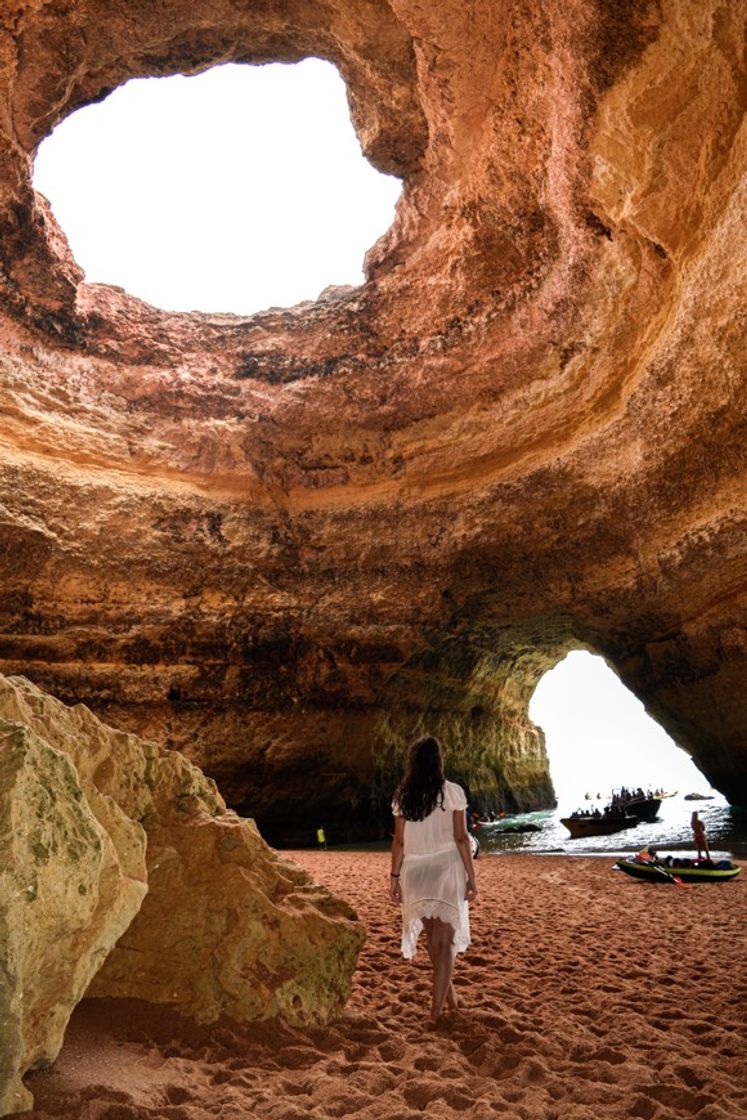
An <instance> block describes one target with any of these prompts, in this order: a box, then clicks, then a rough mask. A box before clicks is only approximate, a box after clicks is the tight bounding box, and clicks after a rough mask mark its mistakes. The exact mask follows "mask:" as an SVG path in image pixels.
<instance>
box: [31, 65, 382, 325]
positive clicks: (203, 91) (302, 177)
mask: <svg viewBox="0 0 747 1120" xmlns="http://www.w3.org/2000/svg"><path fill="white" fill-rule="evenodd" d="M34 187H35V188H36V189H37V190H39V191H40V192H41V193H42V194H43V195H45V196H46V197H47V199H48V200H49V202H50V203H51V205H52V209H53V211H54V215H55V218H56V219H57V221H58V223H59V224H60V226H61V227H62V229H63V230H64V231H65V234H66V236H67V238H68V241H69V243H70V246H71V249H72V252H73V255H74V256H75V258H76V260H77V262H78V264H79V265H80V267H81V268H82V269H83V270H84V271H85V273H86V280H87V282H89V283H102V284H114V285H118V286H119V287H122V288H124V289H125V290H126V291H127V292H129V293H130V294H131V295H134V296H137V297H138V298H140V299H143V300H145V301H147V302H148V303H151V304H154V305H155V306H157V307H161V308H164V309H165V310H169V311H193V310H199V311H204V312H221V311H222V312H234V313H236V314H241V315H245V314H250V313H252V312H254V311H258V310H261V309H263V308H267V307H270V306H273V305H275V306H281V307H287V306H290V305H292V304H295V303H298V302H300V301H302V300H307V299H315V298H317V296H318V295H319V293H320V292H321V291H322V290H323V289H324V288H326V287H328V286H330V285H337V284H360V283H361V281H362V279H363V273H362V263H363V256H364V254H365V252H366V250H367V249H369V248H370V247H371V245H373V244H374V242H375V241H376V240H377V238H379V237H380V236H381V235H382V234H383V233H384V232H385V231H386V230H387V228H388V227H389V225H390V224H391V222H392V220H393V217H394V208H395V204H396V200H397V198H398V197H399V193H400V189H401V183H400V181H399V179H396V178H394V177H392V176H388V175H382V174H381V173H380V172H378V171H376V170H375V169H374V168H373V167H372V166H371V164H369V163H368V161H367V160H366V159H365V157H364V156H363V154H362V152H361V149H360V145H359V143H358V139H357V137H356V135H355V131H354V129H353V125H352V122H351V120H350V114H349V110H348V106H347V99H346V95H345V85H344V82H343V80H342V78H341V77H340V75H339V73H338V71H337V69H336V68H335V67H334V66H333V65H332V64H331V63H328V62H323V61H321V60H320V59H306V60H305V61H304V62H300V63H296V64H294V65H283V64H272V65H267V66H248V65H238V64H228V65H224V66H219V67H214V68H213V69H211V70H208V71H206V72H205V73H203V74H200V75H197V76H195V77H184V76H182V75H176V76H175V77H171V78H143V79H134V80H132V81H130V82H127V83H126V84H125V85H123V86H121V87H120V88H119V89H117V90H115V91H114V92H113V93H112V94H111V95H110V96H109V97H107V98H106V100H105V101H102V102H100V103H99V104H95V105H89V106H86V107H85V108H83V109H79V110H78V111H77V112H75V113H72V114H71V115H70V116H69V117H67V118H66V119H65V120H64V121H62V122H61V123H60V124H59V125H58V126H57V128H55V130H54V132H53V133H52V135H51V136H49V137H47V139H46V140H44V141H43V142H42V144H41V145H40V147H39V150H38V152H37V156H36V160H35V166H34Z"/></svg>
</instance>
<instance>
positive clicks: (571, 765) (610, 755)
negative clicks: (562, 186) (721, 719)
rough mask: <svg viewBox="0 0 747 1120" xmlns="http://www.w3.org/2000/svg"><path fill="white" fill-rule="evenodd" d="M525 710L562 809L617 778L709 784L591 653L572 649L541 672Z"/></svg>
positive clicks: (686, 786) (620, 781)
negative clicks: (538, 732) (539, 737)
mask: <svg viewBox="0 0 747 1120" xmlns="http://www.w3.org/2000/svg"><path fill="white" fill-rule="evenodd" d="M529 714H530V717H531V719H532V720H533V722H534V723H535V724H537V725H538V726H540V727H541V728H542V729H543V731H544V732H545V738H546V748H547V754H548V758H549V763H550V774H551V777H552V781H553V785H554V786H555V792H556V795H557V798H558V804H559V806H560V807H561V810H562V809H565V808H568V809H573V808H576V807H577V805H578V804H579V803H581V802H582V800H583V798H584V795H585V794H586V793H587V792H590V793H592V794H593V795H594V796H595V797H596V795H597V794H600V795H601V798H602V799H604V798H606V797H607V796H608V795H609V793H610V791H611V789H612V788H613V787H619V786H621V785H626V786H628V787H638V786H642V787H644V788H646V787H648V786H650V787H652V788H661V789H665V790H667V791H670V792H672V791H674V790H679V791H680V792H687V791H689V790H703V789H707V788H708V786H709V784H710V783H709V782H708V780H707V779H706V778H705V777H704V776H703V775H702V774H701V773H700V771H699V770H698V769H697V767H696V766H695V764H694V762H693V761H692V759H691V758H690V756H689V755H688V754H687V753H686V752H685V751H684V750H682V749H681V748H680V747H678V746H677V744H676V743H675V742H674V741H673V740H672V739H671V738H670V737H669V735H667V733H666V731H664V729H663V728H662V727H660V726H659V724H658V723H656V722H655V720H653V719H652V718H651V716H649V715H648V714H647V712H646V710H645V708H644V707H643V704H641V702H640V701H639V700H638V699H637V698H636V697H635V696H634V695H633V693H631V692H630V691H629V690H628V689H627V688H626V687H625V685H624V684H623V683H622V681H621V680H620V679H619V677H618V676H617V675H616V674H615V673H614V672H613V671H612V669H610V668H609V666H608V665H607V664H606V662H605V661H604V659H603V658H602V657H599V656H597V655H594V654H591V653H588V652H585V651H581V650H577V651H573V652H571V653H569V654H568V655H567V656H566V657H565V658H564V659H563V660H562V661H560V662H558V664H557V665H556V666H555V667H554V668H553V669H550V670H549V671H548V672H547V673H545V674H544V676H543V677H542V679H541V680H540V681H539V683H538V684H537V687H536V688H535V691H534V694H533V696H532V699H531V702H530V705H529Z"/></svg>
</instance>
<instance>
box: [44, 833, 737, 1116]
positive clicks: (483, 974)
mask: <svg viewBox="0 0 747 1120" xmlns="http://www.w3.org/2000/svg"><path fill="white" fill-rule="evenodd" d="M294 858H296V859H297V860H298V861H299V862H300V863H302V864H303V865H304V866H305V867H307V868H308V869H309V871H310V872H311V874H312V875H314V876H315V878H317V879H319V880H321V881H322V882H323V883H326V884H327V885H328V886H329V887H331V888H332V889H333V890H334V891H336V892H337V893H338V894H341V895H343V896H344V897H345V898H347V899H349V900H350V902H351V903H352V904H353V905H354V906H355V907H356V909H357V910H358V913H359V915H360V917H361V918H362V920H363V921H364V922H365V923H366V925H367V927H368V930H369V936H368V941H367V944H366V946H365V948H364V950H363V953H362V955H361V959H360V965H359V969H358V972H357V975H356V979H355V986H354V989H353V995H352V998H351V1000H350V1003H349V1004H348V1007H347V1010H346V1012H345V1015H344V1017H343V1018H342V1019H341V1020H340V1021H339V1022H337V1023H335V1024H333V1025H332V1026H330V1027H326V1028H313V1029H306V1030H296V1029H290V1028H288V1027H283V1026H278V1025H277V1024H271V1025H268V1024H264V1025H257V1026H252V1027H239V1026H236V1025H235V1024H231V1023H222V1024H220V1025H218V1026H213V1027H209V1028H205V1027H202V1028H198V1027H195V1026H193V1025H191V1024H189V1023H187V1022H186V1021H185V1020H182V1019H180V1018H178V1017H177V1016H176V1015H174V1014H172V1013H171V1012H169V1011H167V1010H165V1009H157V1008H153V1007H151V1006H149V1005H146V1004H141V1003H134V1002H131V1001H113V1000H90V1001H87V1002H85V1003H84V1004H82V1005H81V1006H80V1007H79V1008H78V1010H77V1011H76V1013H75V1015H74V1017H73V1020H72V1022H71V1025H70V1029H69V1031H68V1035H67V1039H66V1042H65V1047H64V1049H63V1051H62V1053H61V1055H60V1058H59V1060H58V1062H57V1064H56V1066H55V1068H54V1069H53V1070H51V1071H49V1072H46V1073H37V1074H34V1075H32V1076H31V1077H30V1078H29V1085H30V1087H31V1089H32V1091H33V1092H34V1094H35V1097H36V1104H37V1107H36V1110H35V1111H34V1112H32V1113H26V1114H24V1115H25V1116H26V1117H34V1118H38V1120H42V1118H44V1117H50V1116H58V1117H60V1116H61V1117H66V1118H70V1120H73V1118H81V1120H140V1118H145V1117H149V1118H150V1117H153V1118H156V1117H157V1118H163V1120H208V1118H211V1120H212V1118H220V1120H247V1118H250V1117H251V1118H254V1117H257V1118H264V1117H267V1118H268V1120H270V1118H271V1120H305V1118H315V1117H320V1118H321V1117H342V1116H350V1115H353V1114H355V1115H357V1116H360V1117H363V1118H364V1120H367V1118H370V1120H374V1118H376V1120H412V1118H414V1117H418V1116H420V1115H421V1114H422V1113H423V1111H424V1110H427V1113H428V1116H430V1117H437V1118H438V1117H442V1118H443V1117H452V1116H454V1117H456V1116H460V1117H465V1118H469V1117H475V1118H477V1117H480V1118H484V1117H486V1116H491V1115H498V1116H505V1117H510V1118H516V1117H521V1118H527V1120H530V1118H531V1120H535V1118H539V1120H600V1118H608V1117H609V1118H612V1117H614V1118H618V1117H619V1118H623V1117H626V1118H627V1117H642V1118H644V1120H652V1118H656V1120H665V1118H666V1120H669V1118H672V1120H674V1118H675V1117H676V1118H677V1120H681V1118H682V1117H698V1118H700V1120H726V1118H729V1120H731V1118H734V1120H737V1118H740V1120H744V1117H745V1116H747V1038H746V1033H747V1032H746V1029H745V1018H746V1016H745V1008H746V1007H747V991H746V990H745V989H746V985H745V961H744V958H745V947H746V946H745V933H744V930H745V899H746V898H747V893H746V887H745V884H747V872H743V876H742V877H740V879H739V880H737V881H735V882H733V883H723V884H717V885H713V884H702V885H694V886H691V887H689V888H686V889H680V888H677V887H674V886H670V885H668V884H649V883H641V882H637V881H635V880H632V879H629V878H627V877H625V876H623V875H622V874H620V873H619V872H613V871H611V863H612V861H611V860H609V859H599V858H596V859H595V858H588V859H570V858H566V857H551V856H546V857H541V856H509V857H503V858H501V857H492V858H491V857H488V858H483V859H481V860H480V861H479V862H478V865H477V868H478V878H479V886H480V892H481V893H480V898H479V899H478V901H477V902H476V903H475V905H474V906H473V908H472V935H473V944H472V948H471V949H470V950H469V951H468V952H467V954H466V955H465V956H462V957H459V958H458V960H457V972H456V980H455V983H456V987H457V991H458V994H459V996H460V998H461V1000H462V1007H461V1008H460V1010H459V1011H457V1012H454V1013H451V1014H449V1015H447V1016H445V1017H444V1019H443V1021H442V1022H440V1023H439V1024H438V1025H437V1026H436V1027H432V1026H430V1025H429V1024H428V1023H427V1021H426V1014H427V1009H428V999H429V995H428V993H429V970H428V965H427V958H426V955H425V951H424V949H422V951H421V952H420V953H419V955H418V958H417V959H416V961H415V962H412V963H407V962H405V961H402V960H401V958H400V956H399V952H398V942H399V916H398V913H397V912H396V910H395V909H394V908H393V907H392V906H391V905H390V903H389V902H388V899H387V894H386V888H387V886H388V878H387V876H388V869H389V857H388V856H387V855H386V854H384V853H379V852H376V853H361V852H351V853H347V852H346V853H339V852H311V853H309V852H302V853H296V854H295V857H294Z"/></svg>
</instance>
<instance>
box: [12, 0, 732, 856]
mask: <svg viewBox="0 0 747 1120" xmlns="http://www.w3.org/2000/svg"><path fill="white" fill-rule="evenodd" d="M743 36H744V26H743V21H742V19H741V13H740V9H739V5H731V4H723V3H721V2H716V0H661V3H654V2H653V0H650V2H649V0H624V2H620V3H615V4H612V3H609V2H607V0H570V2H568V0H541V2H540V0H505V2H502V3H500V4H481V5H471V6H467V7H465V6H464V5H462V4H459V3H457V2H456V0H440V2H439V3H432V2H429V3H427V4H425V3H422V0H389V2H385V0H376V2H375V3H371V4H365V5H363V4H359V3H355V2H353V0H330V2H329V3H325V4H324V5H317V4H316V3H300V2H298V3H295V2H292V3H290V4H287V3H284V4H282V5H280V4H274V3H267V4H262V5H248V6H245V9H243V8H242V10H241V11H239V10H238V9H237V7H236V5H235V4H233V3H229V2H228V0H210V2H209V3H206V4H203V5H200V8H199V15H197V14H196V10H195V6H194V4H192V3H189V0H174V2H173V3H169V4H168V5H162V4H158V3H157V4H152V3H148V4H146V3H144V2H142V0H125V2H123V3H121V4H119V5H117V11H116V13H114V12H113V11H112V10H111V9H110V8H106V9H105V10H104V9H103V8H102V7H101V5H99V4H97V3H93V2H88V3H86V2H84V0H77V2H74V0H71V3H70V4H67V5H64V6H59V5H55V6H50V5H44V4H42V5H39V4H38V3H33V4H32V3H31V2H30V0H14V2H13V4H12V5H11V9H10V14H9V15H8V16H7V17H6V18H5V21H4V24H3V29H2V39H1V40H0V84H2V87H3V99H2V100H1V101H0V104H1V105H2V106H3V108H2V109H0V154H1V155H2V160H3V163H2V172H1V173H0V174H1V177H0V297H1V299H2V319H1V320H0V338H1V339H2V345H3V358H2V373H3V386H4V402H5V407H4V411H3V415H2V419H1V421H0V438H1V439H2V447H3V465H2V472H1V474H0V486H1V489H0V502H2V507H1V509H0V513H1V516H2V553H0V580H1V581H2V587H3V591H4V595H3V598H2V604H1V606H0V615H1V617H0V627H1V629H2V634H1V636H0V657H2V663H3V664H4V666H5V667H6V669H7V670H8V671H13V672H23V673H25V674H27V675H29V676H31V677H32V678H33V679H34V680H35V681H37V682H39V683H40V684H42V685H44V686H45V687H47V688H49V689H50V690H52V691H54V692H55V693H56V694H58V695H60V696H62V697H63V698H65V699H68V700H73V699H77V698H81V699H85V701H86V702H87V703H89V704H90V705H92V706H93V707H94V708H95V709H96V710H97V711H98V712H100V713H104V714H105V715H106V717H107V719H109V720H110V721H112V722H114V723H116V724H118V725H120V726H123V727H127V728H129V729H130V730H133V731H137V732H139V733H142V734H145V735H147V736H148V737H150V738H153V739H156V740H158V741H160V742H162V743H165V744H170V745H173V746H178V747H179V748H180V749H183V750H185V752H186V753H188V754H189V756H190V758H192V759H193V760H195V761H198V762H199V763H200V765H202V766H204V767H205V768H206V770H207V772H208V773H209V774H211V775H212V776H214V777H215V778H216V779H217V780H218V781H219V782H220V784H221V788H222V789H223V790H224V791H225V793H226V795H227V796H228V797H229V798H230V799H231V801H232V802H233V803H236V804H242V805H244V806H246V807H247V809H248V810H250V811H251V812H252V813H255V814H256V815H257V818H258V819H259V820H260V822H261V823H262V826H263V827H265V828H267V829H268V832H269V833H270V834H273V829H274V830H275V832H276V833H277V834H278V835H280V836H285V837H287V838H292V836H293V829H294V828H298V829H301V830H302V834H303V835H304V836H309V835H310V834H311V833H310V830H311V829H312V828H313V827H314V826H315V825H316V824H318V823H325V824H326V825H327V827H328V829H332V830H334V828H335V827H337V826H339V827H340V831H341V833H342V832H352V831H355V830H359V831H364V830H375V828H376V827H377V824H379V823H380V822H381V821H383V820H384V819H385V814H386V805H387V802H388V796H389V792H390V789H391V784H392V781H393V778H394V776H395V774H396V773H397V772H398V770H399V766H400V764H401V757H402V749H403V745H404V744H405V743H406V741H407V739H408V738H409V737H410V736H411V735H413V734H414V733H416V732H417V731H420V730H426V729H427V730H431V731H434V732H436V733H440V734H441V735H442V736H443V737H444V739H445V740H446V742H447V745H448V747H449V751H450V756H449V765H450V767H451V769H452V770H453V771H454V772H455V774H457V775H459V776H463V777H464V778H465V780H466V781H467V783H468V784H469V785H470V786H471V790H472V795H473V797H476V798H478V799H479V800H481V801H482V802H483V804H484V805H485V806H486V807H487V806H491V805H492V806H493V807H496V808H497V807H506V808H511V807H522V808H528V807H532V806H537V805H541V804H548V803H550V801H551V799H552V789H551V784H550V781H549V777H548V774H547V762H546V757H545V753H544V747H543V742H542V736H541V733H540V732H539V731H538V730H537V729H536V728H534V727H532V725H531V723H530V721H529V720H528V717H527V704H528V701H529V699H530V697H531V694H532V691H533V688H534V686H535V685H536V683H537V681H538V680H539V678H540V677H541V675H542V673H543V672H544V671H545V670H546V669H547V668H549V667H551V666H552V665H553V664H554V663H555V662H556V661H557V660H558V658H560V657H561V656H562V655H563V654H564V653H565V652H566V651H567V650H569V649H572V648H587V649H591V650H593V651H597V652H599V653H601V654H603V655H604V656H605V658H606V659H607V661H608V662H609V664H611V665H612V666H613V667H614V668H615V669H616V670H617V671H618V673H619V674H620V675H621V677H622V679H623V680H624V682H625V683H626V684H628V685H629V686H630V687H631V688H632V689H633V691H634V692H635V693H636V694H637V695H638V696H639V697H640V698H641V699H642V700H643V701H644V703H645V704H646V706H647V707H648V709H649V710H650V711H651V712H652V714H654V716H655V717H656V718H657V719H658V720H659V721H660V722H661V723H662V725H663V726H664V727H666V728H667V729H668V730H669V731H670V732H671V733H672V734H673V735H674V737H675V739H676V740H677V742H678V743H679V744H680V745H681V746H682V747H684V748H685V749H686V750H688V751H689V752H690V753H692V755H693V756H694V758H695V760H696V761H697V763H698V765H699V766H700V767H701V768H702V770H703V771H704V773H705V774H706V776H707V777H708V779H709V781H711V782H712V783H713V784H714V785H715V786H717V787H718V788H719V789H720V790H722V791H723V792H724V793H725V794H727V796H729V797H730V798H731V799H732V800H735V801H744V800H747V793H745V775H746V773H747V745H746V743H745V700H744V696H745V689H744V679H745V661H746V659H747V610H746V608H745V604H746V600H747V597H746V594H745V587H746V586H747V560H746V558H745V557H746V550H745V455H744V448H745V430H744V417H745V414H746V412H745V399H744V397H745V378H744V323H743V315H742V312H741V309H742V308H743V307H744V267H745V266H744V262H745V260H747V254H746V253H745V229H744V222H743V220H742V219H743V214H744V209H745V202H747V199H746V198H745V183H746V182H747V179H746V178H745V174H744V171H745V126H744V115H743V110H744V90H745V68H744V41H743ZM309 54H316V55H319V56H321V57H325V58H328V59H330V60H332V61H333V62H335V63H337V65H338V66H339V68H340V70H341V72H342V74H343V75H344V77H345V79H346V81H347V83H348V89H349V95H350V103H351V110H352V114H353V119H354V122H355V124H356V127H357V129H358V133H359V136H360V138H361V143H362V145H363V148H364V150H365V152H366V153H367V155H368V157H369V158H370V159H371V160H372V161H373V162H374V163H375V164H376V165H377V166H379V167H381V168H382V169H384V170H387V171H389V172H394V173H396V174H398V175H400V176H401V177H402V179H403V194H402V198H401V200H400V203H399V207H398V211H397V217H396V220H395V222H394V225H393V226H392V229H391V230H390V231H389V233H388V234H387V235H386V236H385V237H384V238H382V240H381V241H380V242H379V243H378V244H377V245H376V246H375V247H373V249H372V250H371V252H370V253H369V255H368V258H367V266H366V267H367V279H366V283H365V284H364V285H363V286H362V287H361V288H359V289H337V290H332V291H328V292H327V293H325V294H324V295H323V297H322V298H320V299H319V300H318V301H316V302H315V303H309V304H303V305H300V306H299V307H296V308H292V309H287V310H278V309H272V310H270V311H267V312H264V313H262V314H259V315H255V316H252V317H248V318H241V317H236V316H228V315H226V316H220V315H200V314H191V315H175V314H168V313H166V312H162V311H159V310H157V309H155V308H152V307H148V306H146V305H144V304H143V303H141V302H139V301H137V300H135V299H133V298H131V297H129V296H127V295H126V294H125V293H123V292H122V291H118V290H116V289H112V288H105V287H101V286H96V285H86V284H85V283H84V281H83V278H82V276H81V273H80V270H79V269H78V268H77V266H76V265H75V262H74V261H73V260H72V258H71V256H70V254H69V251H68V249H67V247H66V244H65V241H64V237H63V236H62V234H61V233H60V231H59V230H58V229H57V228H56V226H55V223H54V219H53V218H52V216H51V214H50V212H49V210H48V207H47V206H46V204H45V202H44V200H43V199H42V198H40V197H39V196H38V195H34V192H33V191H32V189H31V186H30V173H31V166H32V159H33V154H34V151H35V148H36V146H37V145H38V143H39V142H40V140H41V139H42V137H43V136H44V135H46V134H47V133H48V132H49V131H50V129H51V128H52V127H53V125H54V123H55V122H56V121H57V120H59V119H60V118H61V117H63V116H64V115H65V114H66V113H68V112H71V111H72V110H73V109H75V108H76V107H78V106H79V105H81V104H83V103H85V102H86V101H89V100H92V99H97V98H100V97H102V96H103V95H104V94H105V93H106V92H107V91H108V90H109V89H110V88H112V87H113V86H115V85H117V84H118V83H120V82H122V81H124V80H126V79H127V78H129V77H132V76H139V75H146V74H157V75H160V74H167V73H176V72H182V73H193V72H196V71H198V70H201V69H204V68H206V67H209V66H211V65H213V64H215V63H217V62H223V61H226V60H233V61H239V62H247V63H254V62H262V61H267V60H272V59H278V60H282V61H292V60H293V59H297V58H301V57H305V56H306V55H309ZM237 142H238V140H237ZM295 838H300V837H299V836H298V834H296V836H295Z"/></svg>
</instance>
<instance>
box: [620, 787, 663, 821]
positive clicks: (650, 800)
mask: <svg viewBox="0 0 747 1120" xmlns="http://www.w3.org/2000/svg"><path fill="white" fill-rule="evenodd" d="M675 796H676V794H675V793H661V794H659V795H658V796H657V797H626V798H623V799H622V800H620V801H619V804H620V807H621V808H622V809H624V811H625V812H626V813H631V814H632V815H633V816H634V817H638V820H639V821H655V820H656V817H657V815H658V812H659V809H660V808H661V803H662V801H664V799H665V798H667V797H675Z"/></svg>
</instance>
